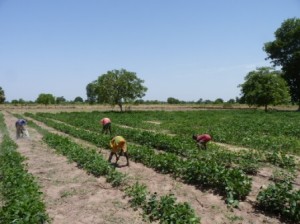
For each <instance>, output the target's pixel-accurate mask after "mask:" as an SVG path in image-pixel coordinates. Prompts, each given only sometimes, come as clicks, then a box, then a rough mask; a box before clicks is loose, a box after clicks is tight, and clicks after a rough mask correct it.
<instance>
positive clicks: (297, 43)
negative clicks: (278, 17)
mask: <svg viewBox="0 0 300 224" xmlns="http://www.w3.org/2000/svg"><path fill="white" fill-rule="evenodd" d="M263 49H264V51H265V52H266V53H267V55H268V57H267V59H271V62H272V63H273V64H274V65H275V66H281V69H282V71H283V78H284V79H285V80H286V81H287V83H288V85H289V88H290V95H291V99H292V102H293V103H296V104H298V110H299V111H300V19H299V18H292V19H287V20H285V21H284V22H283V23H282V24H281V27H280V28H278V29H277V30H276V32H275V40H274V41H272V42H267V43H265V44H264V48H263Z"/></svg>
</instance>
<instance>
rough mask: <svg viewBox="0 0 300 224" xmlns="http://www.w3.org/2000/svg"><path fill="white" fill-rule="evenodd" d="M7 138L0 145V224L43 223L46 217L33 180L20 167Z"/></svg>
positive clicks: (46, 219)
mask: <svg viewBox="0 0 300 224" xmlns="http://www.w3.org/2000/svg"><path fill="white" fill-rule="evenodd" d="M16 148H17V145H16V144H15V143H14V141H12V140H11V139H10V138H9V137H8V135H4V136H3V141H2V143H1V145H0V192H1V194H2V195H3V197H4V205H3V206H2V207H1V208H0V223H46V222H48V221H50V220H49V217H48V215H47V213H46V208H45V204H44V202H43V201H42V197H41V192H40V189H39V186H38V184H37V182H36V181H35V179H34V177H33V176H32V175H31V174H29V173H27V171H26V168H25V167H24V165H23V164H22V162H23V161H24V160H25V158H24V157H22V156H21V155H20V154H19V153H18V152H17V151H16Z"/></svg>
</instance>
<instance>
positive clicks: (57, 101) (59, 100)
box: [55, 96, 67, 104]
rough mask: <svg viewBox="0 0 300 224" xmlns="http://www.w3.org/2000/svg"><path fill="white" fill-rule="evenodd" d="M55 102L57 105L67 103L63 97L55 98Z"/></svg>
mask: <svg viewBox="0 0 300 224" xmlns="http://www.w3.org/2000/svg"><path fill="white" fill-rule="evenodd" d="M55 102H56V103H57V104H61V103H65V102H67V101H66V99H65V97H63V96H60V97H56V99H55Z"/></svg>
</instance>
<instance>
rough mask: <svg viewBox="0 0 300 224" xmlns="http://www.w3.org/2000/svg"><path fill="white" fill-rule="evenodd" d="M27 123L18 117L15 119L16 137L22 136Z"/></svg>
mask: <svg viewBox="0 0 300 224" xmlns="http://www.w3.org/2000/svg"><path fill="white" fill-rule="evenodd" d="M26 124H27V121H26V120H24V119H18V120H17V121H16V124H15V126H16V134H17V138H20V137H23V136H24V134H26V133H25V131H26V129H25V125H26Z"/></svg>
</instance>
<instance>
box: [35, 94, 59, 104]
mask: <svg viewBox="0 0 300 224" xmlns="http://www.w3.org/2000/svg"><path fill="white" fill-rule="evenodd" d="M36 102H37V103H40V104H45V105H48V104H55V97H54V96H53V95H52V94H49V93H41V94H40V95H39V96H38V98H37V99H36Z"/></svg>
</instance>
